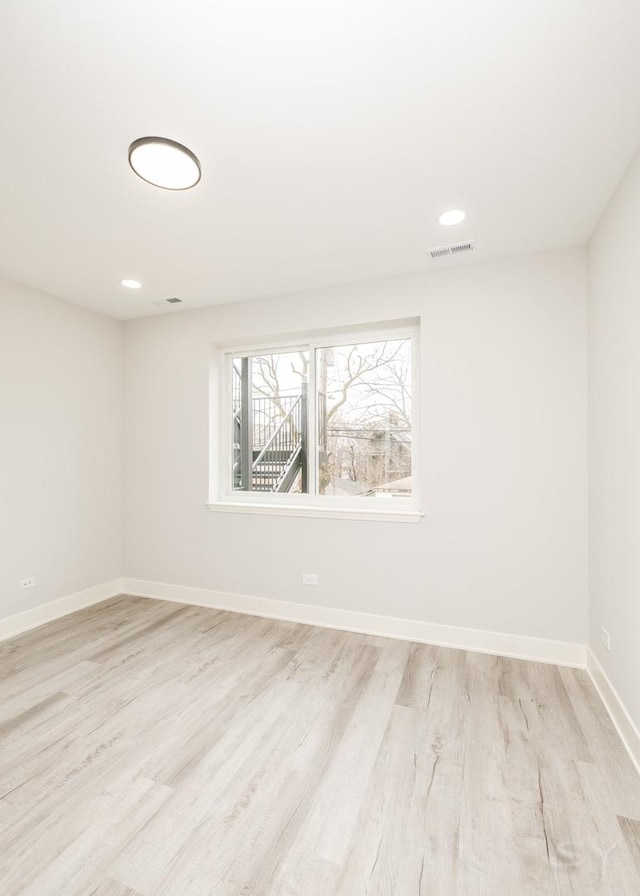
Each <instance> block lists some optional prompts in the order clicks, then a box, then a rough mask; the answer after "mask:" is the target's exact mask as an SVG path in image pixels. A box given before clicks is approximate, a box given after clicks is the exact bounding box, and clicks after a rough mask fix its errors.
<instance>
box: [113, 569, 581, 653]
mask: <svg viewBox="0 0 640 896" xmlns="http://www.w3.org/2000/svg"><path fill="white" fill-rule="evenodd" d="M121 584H122V590H123V592H124V593H125V594H131V595H135V596H137V597H148V598H152V599H156V600H167V601H173V602H174V603H180V604H192V605H193V606H197V607H209V608H210V609H216V610H230V611H232V612H234V613H246V614H249V615H251V616H265V617H267V618H269V619H281V620H284V621H286V622H301V623H304V624H307V625H318V626H321V627H322V628H335V629H340V630H342V631H348V632H359V633H361V634H365V635H378V636H380V637H383V638H397V639H399V640H402V641H418V642H420V643H422V644H435V645H437V646H440V647H456V648H460V649H462V650H471V651H474V652H476V653H490V654H498V655H500V656H507V657H513V658H515V659H524V660H534V661H535V662H539V663H553V664H555V665H558V666H573V667H578V668H582V669H583V668H585V666H586V647H585V645H584V644H573V643H570V642H566V641H548V640H545V639H544V638H530V637H527V636H526V635H508V634H503V633H501V632H487V631H482V630H481V629H471V628H459V627H458V626H453V625H439V624H437V623H432V622H421V621H419V620H415V619H400V618H395V617H392V616H376V615H373V614H371V613H360V612H357V611H353V610H339V609H336V608H334V607H318V606H313V605H309V604H298V603H292V602H289V601H283V600H272V599H270V598H264V597H249V596H247V595H243V594H231V593H228V592H224V591H209V590H207V589H205V588H188V587H185V586H183V585H167V584H165V583H163V582H147V581H143V580H142V579H127V578H124V579H122V582H121Z"/></svg>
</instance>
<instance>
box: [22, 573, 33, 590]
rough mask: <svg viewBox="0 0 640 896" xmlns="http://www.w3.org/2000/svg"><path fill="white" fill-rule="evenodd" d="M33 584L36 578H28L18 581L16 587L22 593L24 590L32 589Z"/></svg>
mask: <svg viewBox="0 0 640 896" xmlns="http://www.w3.org/2000/svg"><path fill="white" fill-rule="evenodd" d="M35 584H36V577H35V576H29V578H28V579H20V581H19V582H18V587H19V588H20V591H24V589H25V588H33V587H34V585H35Z"/></svg>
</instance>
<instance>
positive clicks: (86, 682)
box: [0, 597, 640, 896]
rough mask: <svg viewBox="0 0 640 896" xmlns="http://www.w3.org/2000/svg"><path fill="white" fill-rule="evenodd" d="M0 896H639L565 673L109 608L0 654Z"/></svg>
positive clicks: (629, 818) (130, 601) (636, 847)
mask: <svg viewBox="0 0 640 896" xmlns="http://www.w3.org/2000/svg"><path fill="white" fill-rule="evenodd" d="M0 893H1V894H2V896H18V894H20V896H136V894H139V896H151V894H153V896H232V894H233V896H239V894H243V896H246V894H252V896H267V894H268V896H333V894H335V896H421V894H422V896H426V894H429V896H485V894H486V896H529V894H531V896H533V894H535V896H545V894H579V896H600V894H611V896H614V894H615V896H638V894H640V781H639V779H638V778H637V777H636V775H635V772H634V770H633V768H632V766H631V764H630V762H629V760H628V758H627V756H626V754H625V752H624V750H623V748H622V746H621V744H620V742H619V740H618V738H617V736H616V734H615V732H614V731H613V728H612V726H611V723H610V722H609V719H608V717H607V715H606V714H605V711H604V709H603V708H602V706H601V705H600V703H599V700H598V698H597V696H596V694H595V692H594V690H593V687H592V686H591V684H590V682H589V680H588V678H587V676H586V673H584V672H580V671H575V670H569V669H559V668H556V667H553V666H546V665H539V664H536V663H526V662H520V661H516V660H507V659H499V658H496V657H491V656H481V655H477V654H471V653H465V652H464V651H455V650H446V649H442V648H436V647H428V646H422V645H415V644H408V643H403V642H399V641H392V640H387V639H382V638H373V637H368V636H364V635H354V634H347V633H343V632H335V631H330V630H326V629H319V628H313V627H308V626H302V625H294V624H292V623H285V622H275V621H270V620H265V619H258V618H254V617H249V616H240V615H234V614H230V613H225V612H218V611H214V610H205V609H200V608H195V607H180V606H177V605H175V604H169V603H160V602H153V601H147V600H143V599H136V598H129V597H121V598H116V599H113V600H110V601H107V602H105V603H103V604H100V605H98V606H96V607H93V608H91V609H89V610H85V611H83V612H81V613H77V614H75V615H74V616H70V617H67V618H65V619H62V620H59V621H57V622H54V623H51V624H50V625H47V626H45V627H43V628H40V629H38V630H35V631H32V632H29V633H28V634H25V635H22V636H20V637H18V638H15V639H13V640H12V641H7V642H5V643H4V644H0Z"/></svg>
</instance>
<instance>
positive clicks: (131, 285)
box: [120, 280, 142, 289]
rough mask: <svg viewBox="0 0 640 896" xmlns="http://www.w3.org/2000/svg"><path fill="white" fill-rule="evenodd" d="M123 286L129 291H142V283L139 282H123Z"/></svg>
mask: <svg viewBox="0 0 640 896" xmlns="http://www.w3.org/2000/svg"><path fill="white" fill-rule="evenodd" d="M120 285H121V286H126V287H127V289H140V287H141V286H142V283H140V281H139V280H121V281H120Z"/></svg>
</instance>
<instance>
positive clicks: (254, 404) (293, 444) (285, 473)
mask: <svg viewBox="0 0 640 896" xmlns="http://www.w3.org/2000/svg"><path fill="white" fill-rule="evenodd" d="M231 365H232V366H231V377H232V382H231V393H232V415H233V420H232V426H233V433H232V441H233V469H232V474H231V475H232V488H233V489H234V490H236V491H256V492H290V493H292V492H306V491H307V490H308V476H307V470H308V464H307V417H308V415H307V380H308V370H309V352H308V351H295V352H277V353H270V354H267V353H265V354H262V355H254V356H237V357H233V358H232V359H231Z"/></svg>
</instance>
